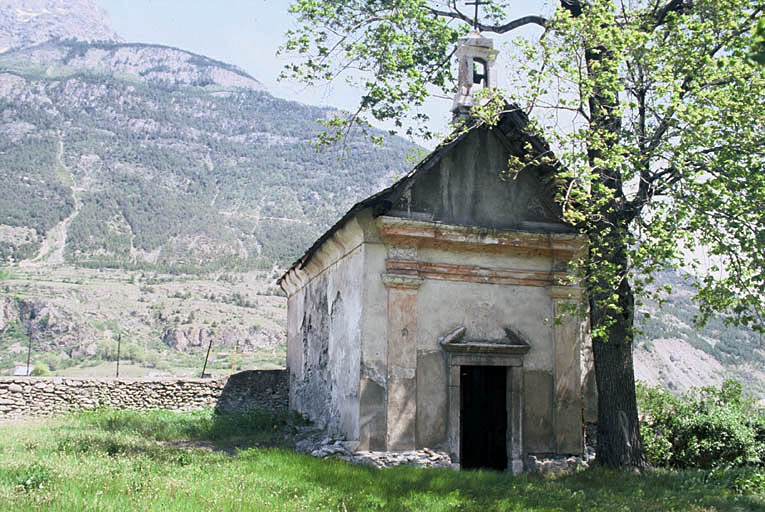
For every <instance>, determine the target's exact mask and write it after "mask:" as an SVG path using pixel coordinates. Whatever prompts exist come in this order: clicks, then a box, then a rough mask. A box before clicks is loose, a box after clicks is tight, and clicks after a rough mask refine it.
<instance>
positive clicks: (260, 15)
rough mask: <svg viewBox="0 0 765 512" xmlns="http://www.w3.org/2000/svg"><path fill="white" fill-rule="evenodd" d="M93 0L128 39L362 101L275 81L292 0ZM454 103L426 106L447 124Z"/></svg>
mask: <svg viewBox="0 0 765 512" xmlns="http://www.w3.org/2000/svg"><path fill="white" fill-rule="evenodd" d="M95 1H96V3H98V4H99V5H101V6H102V7H104V8H105V9H106V10H107V11H108V13H109V17H110V19H111V23H112V26H113V27H114V29H115V30H116V31H117V32H118V33H119V34H120V35H121V36H122V37H124V38H125V39H126V40H127V41H128V42H141V43H156V44H164V45H168V46H175V47H178V48H181V49H183V50H188V51H192V52H194V53H199V54H202V55H205V56H207V57H211V58H214V59H218V60H221V61H224V62H228V63H231V64H235V65H237V66H239V67H241V68H242V69H244V70H245V71H247V72H248V73H249V74H250V75H252V76H253V77H254V78H256V79H258V80H259V81H261V82H262V83H263V84H264V85H265V86H266V87H267V88H268V90H269V91H270V92H271V93H272V94H274V95H275V96H279V97H282V98H287V99H294V100H297V101H301V102H303V103H309V104H314V105H327V106H333V107H338V108H344V109H352V108H353V107H354V106H355V105H356V102H357V101H358V97H359V93H358V92H356V91H354V90H352V89H350V88H348V87H346V86H345V85H344V84H340V85H335V86H333V87H332V88H331V89H330V88H327V87H317V88H306V87H304V86H302V85H300V84H295V83H284V82H277V80H276V78H277V76H278V75H279V72H280V70H281V68H282V65H283V58H279V57H277V56H276V50H277V49H278V47H279V45H280V44H281V42H282V40H283V38H284V33H285V31H286V30H287V29H289V28H290V27H291V26H292V25H293V23H294V19H293V18H292V16H291V15H290V14H289V13H288V12H287V8H288V6H289V4H290V2H289V1H288V0H219V1H213V0H95ZM460 3H463V4H464V2H460ZM515 5H516V6H517V7H516V6H514V7H513V13H512V14H513V15H524V14H540V13H543V12H549V11H550V2H549V1H534V0H518V1H517V2H516V4H515ZM534 31H535V29H534V28H531V29H530V30H529V31H527V33H533V32H534ZM500 59H501V58H500ZM450 106H451V102H450V101H449V100H435V101H433V102H432V104H430V105H429V106H428V109H427V110H428V112H429V113H430V115H431V117H433V118H434V121H435V122H437V123H439V124H443V126H444V127H445V125H446V122H447V121H448V119H449V117H450V116H449V108H450ZM440 129H442V130H443V129H444V128H440Z"/></svg>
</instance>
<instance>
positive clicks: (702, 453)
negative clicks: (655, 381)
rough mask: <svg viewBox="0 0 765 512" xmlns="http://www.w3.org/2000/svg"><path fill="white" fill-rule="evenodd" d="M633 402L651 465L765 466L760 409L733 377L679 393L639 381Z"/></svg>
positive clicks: (763, 416)
mask: <svg viewBox="0 0 765 512" xmlns="http://www.w3.org/2000/svg"><path fill="white" fill-rule="evenodd" d="M638 403H639V407H640V416H641V432H642V435H643V443H644V446H645V449H646V453H647V455H648V458H649V460H650V462H651V464H653V465H655V466H664V467H671V468H705V469H710V468H721V467H731V466H748V465H755V466H765V412H763V411H762V410H758V409H757V407H756V406H755V404H754V402H753V401H752V400H747V399H745V398H744V397H743V395H742V388H741V385H740V384H739V383H738V382H736V381H733V380H728V381H725V382H724V383H723V384H722V386H721V387H720V389H716V388H714V387H704V388H697V389H692V390H690V391H689V392H688V393H686V394H685V395H684V396H683V397H676V396H674V395H671V394H670V393H668V392H666V391H664V390H662V389H660V388H650V387H647V386H645V385H640V386H638ZM758 478H759V477H758Z"/></svg>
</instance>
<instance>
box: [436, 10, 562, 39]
mask: <svg viewBox="0 0 765 512" xmlns="http://www.w3.org/2000/svg"><path fill="white" fill-rule="evenodd" d="M427 9H428V10H429V11H430V12H431V13H433V14H434V15H436V16H441V17H445V18H453V19H455V20H462V21H464V22H465V23H468V24H470V25H473V20H472V19H471V18H470V17H469V16H468V15H466V14H463V13H461V12H460V11H440V10H438V9H434V8H432V7H427ZM548 23H549V20H547V18H544V17H542V16H534V15H531V16H523V17H522V18H518V19H516V20H513V21H510V22H508V23H505V24H504V25H484V24H483V23H478V30H480V31H481V32H494V33H496V34H504V33H505V32H510V31H511V30H515V29H516V28H520V27H522V26H524V25H539V26H540V27H542V28H546V27H547V25H548Z"/></svg>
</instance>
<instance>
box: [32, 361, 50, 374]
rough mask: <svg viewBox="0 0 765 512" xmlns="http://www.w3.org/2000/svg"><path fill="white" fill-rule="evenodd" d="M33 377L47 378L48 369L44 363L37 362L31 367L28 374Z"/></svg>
mask: <svg viewBox="0 0 765 512" xmlns="http://www.w3.org/2000/svg"><path fill="white" fill-rule="evenodd" d="M29 374H30V375H32V376H34V377H47V376H48V375H50V368H49V367H48V365H47V364H45V363H44V362H42V361H40V360H37V361H35V364H34V365H33V366H32V371H31V372H29Z"/></svg>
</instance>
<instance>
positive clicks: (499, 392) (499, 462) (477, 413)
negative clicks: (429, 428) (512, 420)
mask: <svg viewBox="0 0 765 512" xmlns="http://www.w3.org/2000/svg"><path fill="white" fill-rule="evenodd" d="M460 389H461V397H460V398H461V400H460V437H461V440H460V452H461V453H460V463H461V467H462V468H463V469H469V468H490V469H497V470H502V471H504V470H505V469H507V368H506V367H504V366H460Z"/></svg>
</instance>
